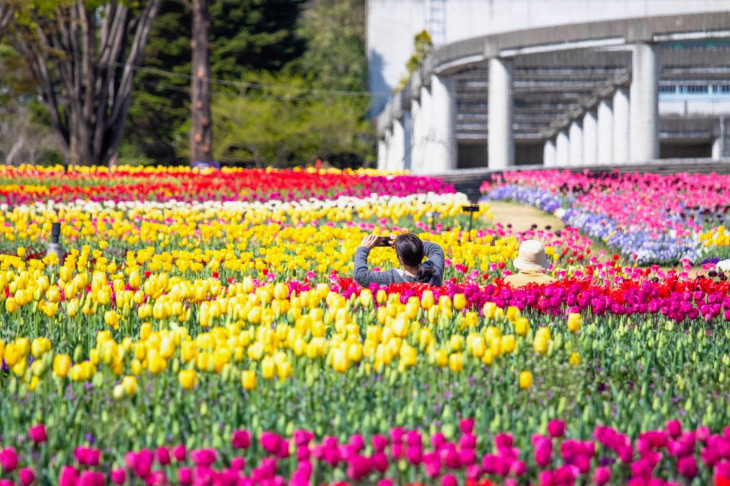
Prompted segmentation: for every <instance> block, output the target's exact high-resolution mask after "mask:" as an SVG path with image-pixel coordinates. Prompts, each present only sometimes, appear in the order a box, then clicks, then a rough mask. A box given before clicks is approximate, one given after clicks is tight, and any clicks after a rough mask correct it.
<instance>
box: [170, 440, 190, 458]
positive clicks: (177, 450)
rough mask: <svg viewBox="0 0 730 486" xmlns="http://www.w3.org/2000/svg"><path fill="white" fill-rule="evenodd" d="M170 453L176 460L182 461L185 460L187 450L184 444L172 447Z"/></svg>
mask: <svg viewBox="0 0 730 486" xmlns="http://www.w3.org/2000/svg"><path fill="white" fill-rule="evenodd" d="M172 455H173V457H174V458H175V460H176V461H177V462H184V461H186V460H187V455H188V451H187V448H186V447H185V446H184V445H182V444H181V445H179V446H176V447H174V448H173V449H172Z"/></svg>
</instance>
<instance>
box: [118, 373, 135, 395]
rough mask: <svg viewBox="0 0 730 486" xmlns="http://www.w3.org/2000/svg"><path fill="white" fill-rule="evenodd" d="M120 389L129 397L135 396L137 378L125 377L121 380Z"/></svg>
mask: <svg viewBox="0 0 730 486" xmlns="http://www.w3.org/2000/svg"><path fill="white" fill-rule="evenodd" d="M122 388H123V389H124V393H126V394H127V395H129V396H130V397H133V396H134V395H136V394H137V378H135V377H134V376H125V377H124V379H123V380H122Z"/></svg>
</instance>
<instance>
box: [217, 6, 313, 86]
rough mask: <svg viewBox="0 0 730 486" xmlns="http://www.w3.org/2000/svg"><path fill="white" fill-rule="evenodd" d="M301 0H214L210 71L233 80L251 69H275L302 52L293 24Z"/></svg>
mask: <svg viewBox="0 0 730 486" xmlns="http://www.w3.org/2000/svg"><path fill="white" fill-rule="evenodd" d="M303 3H304V0H213V1H212V2H211V5H210V17H211V19H212V25H211V27H212V28H211V72H212V73H213V77H214V78H219V79H229V80H236V79H240V78H241V76H242V75H243V74H244V73H250V72H252V71H269V72H278V71H280V70H281V69H282V68H284V67H285V66H286V65H287V64H288V63H289V62H291V61H293V60H294V59H297V58H298V57H299V56H301V55H302V53H303V52H304V41H303V40H302V38H301V37H299V35H297V33H296V25H297V21H298V20H299V16H300V13H301V9H302V4H303Z"/></svg>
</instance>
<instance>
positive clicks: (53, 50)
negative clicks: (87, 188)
mask: <svg viewBox="0 0 730 486" xmlns="http://www.w3.org/2000/svg"><path fill="white" fill-rule="evenodd" d="M5 1H7V0H0V7H2V6H3V5H5ZM161 1H162V0H144V7H140V8H136V7H130V6H128V5H126V4H125V3H124V2H118V1H115V0H109V2H108V3H107V4H105V5H104V6H102V7H101V8H103V9H104V12H103V15H99V14H98V12H97V11H95V10H92V9H88V8H87V7H86V2H85V1H84V0H72V1H69V2H68V5H69V6H68V7H59V8H57V9H56V11H55V14H54V15H50V16H43V17H42V16H40V15H38V14H37V13H35V14H33V18H32V24H33V25H34V26H36V28H32V27H31V26H30V25H17V26H14V27H13V29H10V30H11V36H10V37H11V41H12V42H13V44H14V45H15V46H16V48H17V49H18V52H20V53H21V54H22V55H23V57H24V58H25V59H26V61H27V62H28V65H29V66H30V70H31V73H32V75H33V77H34V78H35V80H36V82H37V83H38V85H39V89H40V91H41V94H42V96H43V101H44V103H45V105H46V106H47V108H48V111H49V113H50V116H51V123H52V125H53V127H54V129H55V130H56V131H57V133H59V134H60V135H61V137H62V139H63V140H64V145H65V146H66V148H67V151H68V154H69V158H70V161H71V162H72V163H74V164H104V163H106V162H107V161H108V160H109V159H110V158H111V157H112V156H113V155H114V153H116V150H117V148H118V146H119V142H120V139H121V134H122V130H123V125H124V121H125V118H126V116H127V113H128V111H129V105H130V101H131V95H132V87H133V80H134V69H135V68H136V66H137V65H139V63H140V62H141V60H142V54H143V52H144V47H145V45H146V44H147V41H148V39H149V35H150V30H151V25H152V22H153V20H154V18H155V17H156V15H157V12H158V11H159V7H160V4H161ZM2 12H3V11H2V10H0V13H2ZM119 66H122V67H121V68H120V67H119Z"/></svg>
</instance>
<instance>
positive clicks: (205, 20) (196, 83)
mask: <svg viewBox="0 0 730 486" xmlns="http://www.w3.org/2000/svg"><path fill="white" fill-rule="evenodd" d="M191 46H192V50H193V56H192V57H193V61H192V65H193V66H192V68H193V69H192V77H191V81H190V93H191V105H190V118H191V120H192V129H191V130H190V163H191V164H193V163H195V162H208V161H210V160H213V147H212V145H213V124H212V123H211V120H210V98H211V95H212V94H211V87H210V15H209V13H208V0H193V39H192V43H191Z"/></svg>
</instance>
